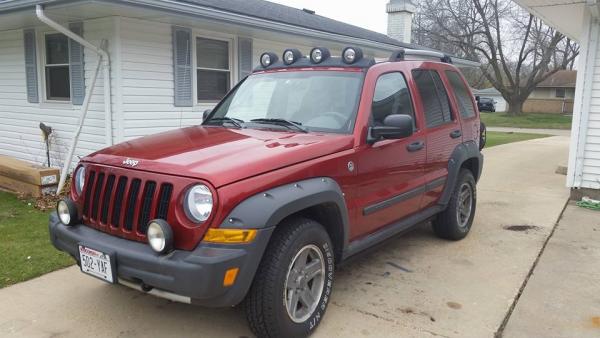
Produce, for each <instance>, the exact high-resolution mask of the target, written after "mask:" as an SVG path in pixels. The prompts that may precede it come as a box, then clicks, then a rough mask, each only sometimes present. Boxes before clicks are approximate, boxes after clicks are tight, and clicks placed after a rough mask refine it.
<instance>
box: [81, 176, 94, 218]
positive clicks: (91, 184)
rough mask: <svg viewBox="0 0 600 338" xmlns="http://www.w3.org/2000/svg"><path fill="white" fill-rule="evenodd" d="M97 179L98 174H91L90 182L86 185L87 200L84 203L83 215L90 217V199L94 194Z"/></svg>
mask: <svg viewBox="0 0 600 338" xmlns="http://www.w3.org/2000/svg"><path fill="white" fill-rule="evenodd" d="M95 178H96V172H95V171H92V172H90V176H89V177H88V181H87V182H86V184H85V199H84V202H83V214H84V215H85V216H88V217H89V212H90V197H91V194H92V189H93V188H94V179H95Z"/></svg>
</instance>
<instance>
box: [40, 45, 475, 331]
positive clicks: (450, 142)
mask: <svg viewBox="0 0 600 338" xmlns="http://www.w3.org/2000/svg"><path fill="white" fill-rule="evenodd" d="M415 55H421V56H425V58H426V60H423V59H422V58H421V60H415ZM432 57H436V58H437V59H432ZM409 58H412V59H413V60H409ZM260 62H261V66H260V67H258V68H257V69H256V70H255V71H254V73H253V74H252V75H250V76H248V77H247V78H246V79H245V80H244V81H242V82H241V83H239V84H238V85H237V86H236V87H235V88H234V89H233V90H231V92H229V94H227V96H226V97H225V98H224V99H223V100H222V101H221V102H220V103H219V104H218V105H217V106H216V107H215V108H214V109H213V110H212V111H211V112H207V113H205V119H204V122H203V123H202V125H200V126H194V127H189V128H183V129H178V130H173V131H169V132H165V133H162V134H158V135H153V136H147V137H143V138H140V139H136V140H133V141H129V142H125V143H122V144H119V145H116V146H113V147H110V148H107V149H104V150H101V151H98V152H96V153H94V154H91V155H89V156H87V157H85V158H84V159H82V160H81V163H80V164H79V165H78V166H77V168H76V169H75V171H74V175H73V181H72V185H71V194H70V198H67V199H63V200H61V201H60V202H59V203H58V205H57V213H54V214H53V215H52V216H51V217H50V238H51V240H52V243H53V244H54V246H55V247H56V248H58V249H60V250H63V251H66V252H68V253H69V254H70V255H72V256H73V257H74V258H75V259H76V260H77V262H78V264H79V265H80V267H81V270H82V271H83V272H84V273H87V274H90V275H92V276H95V277H97V278H100V279H102V280H105V281H108V282H110V283H119V284H123V285H126V286H130V287H133V288H136V289H139V290H141V291H143V292H147V293H150V294H154V295H156V296H160V297H165V298H168V299H171V300H175V301H180V302H186V303H194V304H201V305H204V306H215V307H224V306H234V305H236V304H238V303H240V302H242V301H244V302H245V306H246V313H247V318H248V321H249V323H250V327H251V329H252V331H253V332H254V333H255V334H256V335H258V336H268V337H295V336H305V335H308V334H310V333H311V332H312V331H313V330H314V329H315V328H316V327H317V325H318V324H319V322H320V321H321V320H322V319H323V315H324V313H325V310H326V308H327V304H328V302H329V300H330V298H331V292H332V288H333V284H334V268H335V266H336V265H337V264H339V263H340V262H342V261H344V260H345V259H347V258H348V257H351V256H353V255H355V254H357V253H359V252H361V251H363V250H365V249H367V248H369V247H372V246H373V245H375V244H377V243H380V242H382V241H384V240H386V239H388V238H390V237H392V236H395V235H397V234H400V233H403V232H405V231H407V230H409V229H411V228H413V227H414V226H415V225H418V224H419V223H422V222H424V221H427V220H432V224H433V230H434V232H435V234H436V235H438V236H440V237H442V238H446V239H450V240H459V239H461V238H463V237H465V236H466V235H467V233H468V232H469V230H470V228H471V224H472V222H473V217H474V215H475V205H476V188H475V185H476V182H477V180H478V178H479V176H480V174H481V168H482V164H483V163H482V162H483V157H482V155H481V153H480V144H482V140H481V139H480V137H481V136H480V128H481V127H480V121H479V113H478V110H477V105H476V102H475V100H474V97H473V95H472V94H471V92H470V90H469V86H468V85H467V83H466V82H465V80H464V78H463V77H462V75H461V73H460V72H459V70H458V69H457V68H456V67H455V66H453V65H452V62H451V59H450V58H449V57H447V56H444V55H441V54H440V55H437V54H435V53H431V52H418V51H409V50H399V51H398V52H396V53H393V55H392V56H391V57H390V59H389V61H387V62H380V63H376V62H375V61H374V60H373V59H372V58H366V57H363V55H362V52H361V50H360V49H358V48H350V47H349V48H346V49H344V51H343V53H342V56H341V57H333V56H331V55H330V53H329V51H328V50H327V49H325V48H314V49H313V50H312V51H311V52H310V54H309V56H303V55H302V54H301V53H300V52H299V51H298V50H295V49H289V50H286V51H285V52H284V54H283V58H282V60H281V61H278V58H277V56H276V55H275V54H272V53H265V54H263V55H262V56H261V58H260Z"/></svg>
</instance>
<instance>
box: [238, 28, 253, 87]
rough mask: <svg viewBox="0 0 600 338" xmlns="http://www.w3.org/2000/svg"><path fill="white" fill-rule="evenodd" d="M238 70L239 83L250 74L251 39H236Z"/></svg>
mask: <svg viewBox="0 0 600 338" xmlns="http://www.w3.org/2000/svg"><path fill="white" fill-rule="evenodd" d="M238 69H239V73H240V76H239V79H240V81H241V80H242V79H243V78H245V77H246V76H248V75H250V73H252V39H249V38H238Z"/></svg>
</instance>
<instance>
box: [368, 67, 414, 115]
mask: <svg viewBox="0 0 600 338" xmlns="http://www.w3.org/2000/svg"><path fill="white" fill-rule="evenodd" d="M391 114H404V115H409V116H411V117H412V118H413V127H414V126H415V120H414V119H415V114H414V112H413V108H412V101H411V99H410V93H409V91H408V87H407V85H406V80H405V79H404V76H403V75H402V74H401V73H397V72H396V73H388V74H383V75H381V76H380V77H379V79H377V84H376V85H375V93H374V95H373V103H372V105H371V123H372V124H373V125H376V126H381V125H383V120H384V119H385V118H386V117H387V116H388V115H391Z"/></svg>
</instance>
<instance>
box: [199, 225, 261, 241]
mask: <svg viewBox="0 0 600 338" xmlns="http://www.w3.org/2000/svg"><path fill="white" fill-rule="evenodd" d="M255 237H256V230H255V229H214V228H210V229H208V231H206V234H205V235H204V239H203V241H204V242H209V243H221V244H241V243H250V242H252V241H253V240H254V238H255Z"/></svg>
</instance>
